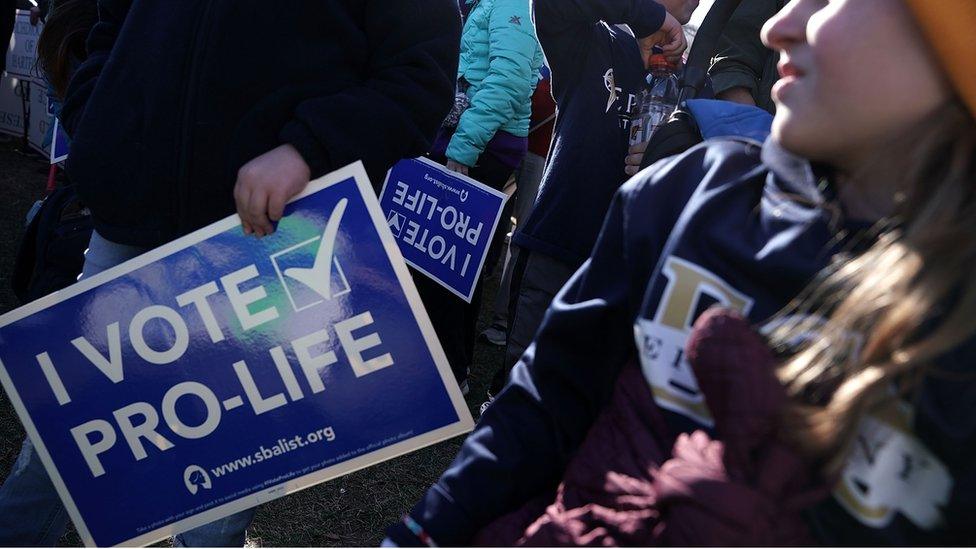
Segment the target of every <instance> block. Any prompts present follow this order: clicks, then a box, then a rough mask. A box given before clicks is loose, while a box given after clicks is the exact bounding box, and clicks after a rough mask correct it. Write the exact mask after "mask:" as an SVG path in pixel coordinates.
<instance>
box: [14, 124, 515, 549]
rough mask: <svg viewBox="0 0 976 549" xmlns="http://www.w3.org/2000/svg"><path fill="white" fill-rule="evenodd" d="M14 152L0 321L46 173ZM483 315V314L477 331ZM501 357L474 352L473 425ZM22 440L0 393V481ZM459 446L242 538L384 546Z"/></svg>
mask: <svg viewBox="0 0 976 549" xmlns="http://www.w3.org/2000/svg"><path fill="white" fill-rule="evenodd" d="M15 145H16V144H15V143H10V142H7V143H0V314H2V313H4V312H6V311H9V310H11V309H13V308H14V307H16V306H18V305H19V304H18V303H17V301H16V298H15V297H14V295H13V292H12V291H11V290H10V273H11V270H12V268H13V262H14V258H15V257H16V251H17V247H18V245H19V243H20V238H21V235H22V233H23V221H24V217H25V215H26V213H27V211H28V210H29V209H30V207H31V205H32V204H33V203H34V201H35V200H37V199H39V198H40V197H41V196H42V195H43V190H44V184H45V181H46V178H47V168H48V166H47V164H46V162H45V161H44V159H41V158H40V157H38V156H33V155H27V156H25V155H23V154H21V153H20V152H17V150H16V146H15ZM496 286H497V281H495V280H489V284H487V287H486V294H485V295H487V296H491V295H493V292H494V289H495V287H496ZM485 301H488V302H490V301H491V299H486V300H485ZM486 314H487V311H483V314H482V322H481V324H480V325H479V330H481V329H482V328H484V324H485V321H486V318H485V316H486ZM501 354H502V352H501V349H499V348H498V347H493V346H491V345H487V344H484V343H481V342H479V343H478V344H477V347H476V349H475V359H474V364H472V370H471V393H470V395H469V396H468V399H467V401H468V406H469V407H470V408H471V410H472V414H473V415H474V417H477V407H478V406H479V405H480V404H481V402H482V400H483V397H484V395H485V390H486V388H487V383H488V380H489V378H490V372H491V371H492V370H491V369H492V368H493V367H494V366H495V365H496V364H498V363H499V362H500V361H501ZM23 438H24V431H23V429H22V428H21V426H20V422H19V420H18V419H17V415H16V413H14V410H13V408H12V407H11V405H10V401H9V399H7V397H6V395H5V394H3V393H2V391H0V479H4V478H6V476H7V475H8V474H9V471H10V467H11V466H12V465H13V462H14V460H15V459H16V457H17V453H18V452H19V451H20V444H21V441H22V440H23ZM459 446H460V439H454V440H449V441H446V442H442V443H440V444H437V445H435V446H431V447H429V448H426V449H423V450H420V451H418V452H414V453H412V454H409V455H406V456H403V457H401V458H398V459H395V460H391V461H388V462H386V463H382V464H380V465H376V466H374V467H371V468H369V469H366V470H363V471H359V472H357V473H353V474H351V475H347V476H345V477H342V478H339V479H336V480H333V481H331V482H326V483H323V484H320V485H318V486H315V487H313V488H309V489H307V490H304V491H302V492H299V493H297V494H292V495H290V496H287V497H285V498H281V499H279V500H276V501H274V502H271V503H269V504H266V505H263V506H262V507H261V508H260V510H259V511H258V513H257V517H256V518H255V521H254V523H253V524H252V526H251V528H250V529H249V530H248V540H249V545H252V546H264V547H280V546H298V547H302V546H374V547H375V546H377V545H378V544H379V542H380V541H381V540H382V539H383V529H384V528H385V526H386V525H388V524H390V523H392V522H395V521H396V520H398V519H399V518H400V516H401V515H402V514H403V513H404V512H405V511H406V510H407V509H409V508H410V507H411V506H412V505H413V503H414V502H416V501H417V500H418V499H419V498H420V497H421V496H422V495H423V493H424V491H425V490H426V489H427V487H428V486H429V485H430V484H431V483H433V482H434V481H435V480H436V479H437V477H438V476H440V474H441V472H443V471H444V469H446V468H447V466H448V464H450V462H451V460H452V459H453V457H454V455H455V454H456V453H457V450H458V448H459ZM146 497H152V495H151V494H147V495H146ZM61 544H62V545H81V540H80V539H79V538H78V536H77V535H76V534H75V533H74V531H73V530H69V532H68V533H67V534H65V536H64V537H63V538H62V539H61ZM162 545H168V544H166V543H163V544H162Z"/></svg>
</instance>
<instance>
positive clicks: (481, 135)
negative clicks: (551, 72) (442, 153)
mask: <svg viewBox="0 0 976 549" xmlns="http://www.w3.org/2000/svg"><path fill="white" fill-rule="evenodd" d="M469 3H471V2H469ZM541 66H542V48H541V47H540V46H539V41H538V39H537V38H536V36H535V26H534V25H533V24H532V13H531V8H530V7H529V0H480V2H477V4H475V6H474V7H473V8H471V13H470V14H469V15H468V19H467V21H466V22H465V24H464V30H463V32H462V34H461V58H460V62H459V65H458V78H459V79H460V78H462V77H463V78H464V79H465V80H466V81H467V82H468V83H469V84H470V85H471V86H470V87H469V88H468V92H467V94H468V98H469V99H470V100H471V106H470V107H469V108H468V109H467V110H466V111H464V114H463V115H461V119H460V122H459V123H458V128H457V131H456V132H455V133H454V137H453V138H451V143H450V145H449V146H448V148H447V157H448V158H450V159H452V160H454V161H456V162H459V163H461V164H464V165H466V166H474V165H475V163H476V162H477V160H478V157H479V156H481V153H482V152H484V150H485V146H486V145H487V144H488V141H490V140H491V138H492V137H493V136H494V135H495V133H496V132H497V131H499V130H502V131H505V132H508V133H511V134H513V135H516V136H518V137H525V136H527V135H528V134H529V117H530V116H531V114H532V102H531V101H530V97H531V96H532V92H533V91H534V90H535V86H536V84H538V82H539V68H540V67H541Z"/></svg>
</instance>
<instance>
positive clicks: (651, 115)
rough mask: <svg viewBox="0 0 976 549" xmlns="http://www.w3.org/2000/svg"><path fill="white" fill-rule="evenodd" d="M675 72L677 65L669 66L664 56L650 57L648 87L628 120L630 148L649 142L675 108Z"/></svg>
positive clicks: (676, 85)
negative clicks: (633, 114)
mask: <svg viewBox="0 0 976 549" xmlns="http://www.w3.org/2000/svg"><path fill="white" fill-rule="evenodd" d="M676 70H677V65H674V64H672V63H670V62H668V60H667V58H665V57H664V56H663V55H660V54H658V55H653V56H651V69H650V72H649V73H648V75H647V86H645V87H644V89H643V90H642V91H641V93H640V96H639V98H638V104H639V105H640V106H639V107H638V110H637V114H636V116H634V118H633V120H631V126H630V145H631V146H634V145H638V144H640V143H644V142H645V141H648V140H650V138H651V136H652V135H654V131H655V130H657V129H658V127H660V126H661V125H662V124H664V123H665V122H667V121H668V117H670V116H671V113H673V112H674V110H675V109H676V108H677V106H678V92H679V87H678V76H677V75H676V74H675V71H676Z"/></svg>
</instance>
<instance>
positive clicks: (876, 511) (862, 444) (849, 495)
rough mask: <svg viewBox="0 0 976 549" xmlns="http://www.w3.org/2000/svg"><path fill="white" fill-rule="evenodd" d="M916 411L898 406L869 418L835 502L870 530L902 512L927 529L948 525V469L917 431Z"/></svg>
mask: <svg viewBox="0 0 976 549" xmlns="http://www.w3.org/2000/svg"><path fill="white" fill-rule="evenodd" d="M913 415H914V410H913V409H912V408H911V407H910V406H909V405H907V404H905V403H903V402H897V403H895V404H892V405H891V406H889V407H887V408H885V409H883V410H881V411H880V412H878V413H876V414H875V415H871V416H867V417H865V418H864V420H863V421H862V423H861V425H860V430H859V433H858V435H857V438H856V439H855V443H854V447H853V448H852V450H851V454H850V456H849V457H848V460H847V465H846V467H845V468H844V472H843V474H842V475H841V479H840V481H839V482H838V484H837V487H836V488H835V489H834V497H835V498H837V501H838V502H839V503H840V504H841V505H842V506H843V507H844V508H845V509H847V511H848V512H849V513H850V514H851V515H853V516H854V517H855V518H857V519H858V520H859V521H861V522H862V523H864V524H865V525H867V526H871V527H874V528H885V527H887V526H888V525H889V524H891V521H892V519H893V518H894V516H895V515H896V514H897V513H900V514H901V515H903V516H904V517H905V518H907V519H908V520H909V521H911V522H912V524H914V525H915V526H917V527H919V528H920V529H922V530H931V529H933V528H937V527H938V526H941V525H942V524H944V523H945V517H944V516H943V514H942V509H943V508H944V507H945V506H946V504H948V502H949V497H950V494H951V493H952V485H953V481H952V477H951V476H950V475H949V469H948V468H947V467H946V466H945V464H943V463H942V462H941V461H940V460H939V459H938V458H937V457H936V456H935V455H934V454H933V453H932V452H931V451H929V449H928V448H926V447H925V446H924V445H923V444H922V443H921V442H920V441H919V440H918V439H917V438H916V437H915V435H914V433H913V432H912V424H913V423H914V418H913Z"/></svg>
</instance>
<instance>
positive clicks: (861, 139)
mask: <svg viewBox="0 0 976 549" xmlns="http://www.w3.org/2000/svg"><path fill="white" fill-rule="evenodd" d="M762 37H763V42H765V43H766V45H767V46H769V47H770V48H772V49H775V50H778V51H779V52H780V63H779V71H780V76H781V77H782V78H781V80H780V81H779V82H777V83H776V85H775V86H774V87H773V98H774V100H775V101H776V105H777V111H776V118H775V120H774V122H773V136H774V137H775V138H776V139H777V140H778V141H779V142H780V143H781V144H782V145H783V146H784V147H786V148H787V149H788V150H790V151H793V152H794V153H796V154H799V155H801V156H804V157H806V158H809V159H811V160H817V161H821V162H825V163H827V164H830V165H833V166H834V167H836V168H839V169H841V170H843V171H854V170H856V169H858V167H859V166H860V165H862V163H863V162H864V160H865V159H866V158H867V155H869V154H871V152H872V151H873V150H874V149H875V148H876V147H879V146H883V144H884V143H885V142H886V141H887V140H889V139H891V137H892V136H895V135H898V134H899V133H901V132H905V131H908V130H910V129H911V128H912V127H913V126H914V125H915V124H917V123H918V122H920V121H921V120H923V119H924V117H925V116H926V115H928V114H930V113H931V112H933V110H934V109H936V108H937V107H938V106H939V105H940V104H942V103H943V102H944V101H946V100H947V99H948V98H949V95H950V92H949V87H948V84H947V83H946V82H945V80H944V78H943V76H942V73H941V71H940V69H939V68H938V65H937V62H936V60H935V59H934V58H933V57H932V56H931V55H930V53H929V48H928V46H927V44H926V43H925V41H924V39H923V38H922V36H921V34H920V32H919V30H918V29H917V28H916V27H915V24H914V21H913V20H912V18H911V14H910V12H909V11H908V8H907V6H905V5H904V4H903V3H902V1H901V0H792V1H791V2H790V3H789V4H788V5H787V6H786V7H785V8H783V10H782V11H781V12H779V13H778V14H777V15H776V16H775V17H773V18H772V19H770V20H769V21H768V22H767V23H766V25H765V26H764V27H763V32H762Z"/></svg>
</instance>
